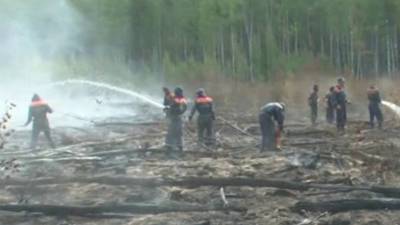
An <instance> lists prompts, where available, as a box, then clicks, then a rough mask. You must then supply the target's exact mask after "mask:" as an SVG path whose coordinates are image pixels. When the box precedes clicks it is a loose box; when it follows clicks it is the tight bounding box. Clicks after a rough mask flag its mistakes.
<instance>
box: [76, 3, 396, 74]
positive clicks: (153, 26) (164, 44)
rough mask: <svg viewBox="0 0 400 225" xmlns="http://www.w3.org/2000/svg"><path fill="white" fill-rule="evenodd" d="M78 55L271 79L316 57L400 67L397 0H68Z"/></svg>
mask: <svg viewBox="0 0 400 225" xmlns="http://www.w3.org/2000/svg"><path fill="white" fill-rule="evenodd" d="M69 2H70V4H71V5H72V6H73V7H74V8H75V9H76V10H78V11H79V12H80V15H82V18H83V20H82V21H84V25H85V34H84V35H83V36H82V39H83V40H82V41H83V42H84V45H83V46H85V47H84V48H83V49H81V51H80V52H78V53H77V55H78V56H83V55H85V56H91V55H104V54H107V55H113V56H118V57H119V58H120V59H121V60H123V61H126V62H134V64H135V66H136V67H137V68H146V69H148V70H150V71H153V72H157V74H161V75H171V76H172V75H175V76H188V74H190V73H192V72H193V71H204V70H211V71H212V72H214V73H215V74H219V75H225V76H231V77H234V78H238V79H243V80H249V81H256V80H268V79H270V78H272V77H273V76H275V75H276V74H278V73H280V72H282V71H283V72H286V71H294V70H296V69H297V68H300V67H301V66H302V65H305V64H307V63H310V62H318V63H320V64H321V65H325V66H327V67H329V68H333V69H334V70H336V71H337V72H338V73H348V74H351V75H353V76H355V77H359V78H363V77H380V76H389V77H394V76H396V74H397V71H398V70H399V67H400V64H399V41H400V37H399V25H400V1H398V0H118V1H109V0H69Z"/></svg>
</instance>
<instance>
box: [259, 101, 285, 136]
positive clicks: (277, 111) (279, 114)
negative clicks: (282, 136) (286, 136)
mask: <svg viewBox="0 0 400 225" xmlns="http://www.w3.org/2000/svg"><path fill="white" fill-rule="evenodd" d="M260 115H261V116H268V117H272V118H273V119H274V120H275V121H276V122H277V123H278V126H279V129H280V130H283V123H284V121H285V114H284V109H283V107H282V106H281V104H279V103H268V104H266V105H265V106H263V107H262V108H261V113H260Z"/></svg>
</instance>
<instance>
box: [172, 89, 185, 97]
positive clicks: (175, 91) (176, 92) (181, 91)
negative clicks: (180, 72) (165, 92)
mask: <svg viewBox="0 0 400 225" xmlns="http://www.w3.org/2000/svg"><path fill="white" fill-rule="evenodd" d="M174 94H175V96H177V97H183V89H182V88H180V87H177V88H175V90H174Z"/></svg>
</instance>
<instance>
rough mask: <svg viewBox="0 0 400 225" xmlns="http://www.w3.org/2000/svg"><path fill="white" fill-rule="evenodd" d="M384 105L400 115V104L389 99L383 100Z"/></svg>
mask: <svg viewBox="0 0 400 225" xmlns="http://www.w3.org/2000/svg"><path fill="white" fill-rule="evenodd" d="M382 105H384V106H386V107H388V108H389V109H390V110H392V111H393V112H394V113H396V115H397V116H399V117H400V106H398V105H396V104H394V103H392V102H388V101H382Z"/></svg>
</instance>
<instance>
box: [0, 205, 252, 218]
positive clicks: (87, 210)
mask: <svg viewBox="0 0 400 225" xmlns="http://www.w3.org/2000/svg"><path fill="white" fill-rule="evenodd" d="M0 211H11V212H29V213H42V214H45V215H50V216H57V215H59V216H66V215H69V216H93V215H98V214H112V213H114V214H115V213H119V214H122V213H129V214H161V213H171V212H208V211H236V212H245V211H246V209H245V208H240V207H231V206H229V207H211V206H199V205H190V204H182V203H179V204H164V205H148V204H129V205H99V206H61V205H0Z"/></svg>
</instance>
